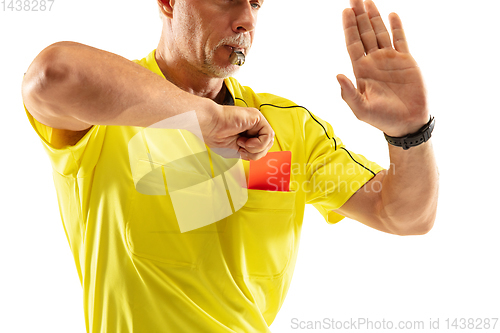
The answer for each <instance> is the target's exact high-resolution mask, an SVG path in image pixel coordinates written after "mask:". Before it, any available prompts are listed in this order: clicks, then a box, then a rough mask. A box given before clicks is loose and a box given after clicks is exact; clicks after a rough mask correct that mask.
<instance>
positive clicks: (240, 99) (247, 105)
mask: <svg viewBox="0 0 500 333" xmlns="http://www.w3.org/2000/svg"><path fill="white" fill-rule="evenodd" d="M235 99H238V100H240V101H242V102H243V103H245V105H246V106H247V107H248V104H247V102H246V101H245V100H244V99H242V98H239V97H236V98H235Z"/></svg>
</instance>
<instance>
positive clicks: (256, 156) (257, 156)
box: [242, 138, 274, 161]
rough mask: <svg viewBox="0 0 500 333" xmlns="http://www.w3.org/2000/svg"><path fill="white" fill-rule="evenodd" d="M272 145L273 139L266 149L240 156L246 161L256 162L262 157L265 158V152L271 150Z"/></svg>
mask: <svg viewBox="0 0 500 333" xmlns="http://www.w3.org/2000/svg"><path fill="white" fill-rule="evenodd" d="M273 144H274V138H273V140H271V142H270V143H269V144H268V145H267V147H266V149H264V150H262V151H260V152H258V153H248V152H247V153H246V154H242V156H244V158H245V159H248V160H254V161H255V160H258V159H261V158H262V157H264V156H266V154H267V152H268V151H269V150H270V149H271V147H272V146H273Z"/></svg>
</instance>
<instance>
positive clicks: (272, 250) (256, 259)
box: [217, 190, 296, 279]
mask: <svg viewBox="0 0 500 333" xmlns="http://www.w3.org/2000/svg"><path fill="white" fill-rule="evenodd" d="M295 196H296V192H279V191H264V190H248V201H247V202H246V203H245V205H244V206H243V207H242V208H241V209H240V210H238V211H237V212H235V213H234V214H232V215H231V216H228V217H227V218H226V219H224V220H223V221H219V222H217V224H219V240H220V244H221V249H222V252H223V255H224V258H225V261H226V262H227V264H228V267H229V269H230V270H231V271H232V273H233V274H234V275H236V276H239V277H252V278H267V279H268V278H278V277H280V276H281V275H282V274H283V273H284V272H285V271H286V269H287V267H288V265H289V263H290V260H291V256H292V253H293V247H294V241H295V239H294V235H295V232H294V230H295V229H294V220H295V209H294V207H295ZM221 225H223V227H221Z"/></svg>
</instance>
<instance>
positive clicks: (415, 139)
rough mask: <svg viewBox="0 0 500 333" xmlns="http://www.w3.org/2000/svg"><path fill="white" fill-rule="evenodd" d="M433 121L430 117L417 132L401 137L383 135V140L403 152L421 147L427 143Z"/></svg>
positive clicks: (432, 128)
mask: <svg viewBox="0 0 500 333" xmlns="http://www.w3.org/2000/svg"><path fill="white" fill-rule="evenodd" d="M434 124H435V120H434V117H431V119H430V120H429V122H428V123H427V124H425V125H424V126H422V127H421V128H420V129H419V130H418V131H417V132H415V133H412V134H408V135H405V136H402V137H394V136H389V135H387V134H385V133H384V136H385V139H386V140H387V142H389V143H390V144H391V145H393V146H396V147H402V148H403V149H404V150H408V149H410V148H411V147H415V146H418V145H421V144H422V143H424V142H427V141H428V140H429V139H430V138H431V133H432V131H433V130H434Z"/></svg>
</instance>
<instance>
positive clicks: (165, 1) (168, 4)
mask: <svg viewBox="0 0 500 333" xmlns="http://www.w3.org/2000/svg"><path fill="white" fill-rule="evenodd" d="M157 1H158V6H159V7H160V11H161V12H162V13H163V15H165V16H166V17H168V18H172V17H173V12H174V3H175V0H157Z"/></svg>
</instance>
